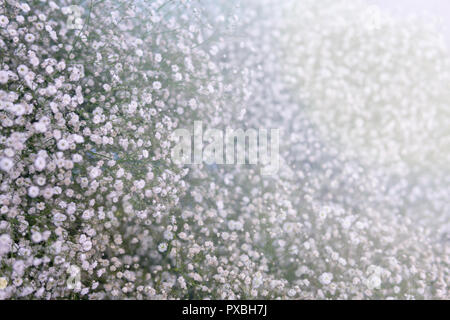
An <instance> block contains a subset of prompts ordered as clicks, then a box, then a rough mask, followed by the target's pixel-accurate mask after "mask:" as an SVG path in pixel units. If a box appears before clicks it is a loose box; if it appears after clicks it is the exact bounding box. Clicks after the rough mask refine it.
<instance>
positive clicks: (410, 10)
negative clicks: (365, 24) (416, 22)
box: [366, 0, 450, 44]
mask: <svg viewBox="0 0 450 320" xmlns="http://www.w3.org/2000/svg"><path fill="white" fill-rule="evenodd" d="M366 1H367V2H368V3H370V4H374V5H377V6H378V7H379V8H380V9H382V10H388V11H389V12H391V13H393V14H394V15H400V16H407V15H408V14H417V15H420V14H423V13H426V14H431V15H434V16H436V17H439V18H441V19H442V24H443V27H444V31H445V35H446V38H447V40H448V43H449V44H450V0H366Z"/></svg>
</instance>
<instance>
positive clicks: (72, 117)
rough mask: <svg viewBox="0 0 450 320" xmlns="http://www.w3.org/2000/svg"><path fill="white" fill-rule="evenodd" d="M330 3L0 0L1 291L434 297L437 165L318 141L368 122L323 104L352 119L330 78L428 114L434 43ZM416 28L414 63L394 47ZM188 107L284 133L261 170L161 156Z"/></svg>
mask: <svg viewBox="0 0 450 320" xmlns="http://www.w3.org/2000/svg"><path fill="white" fill-rule="evenodd" d="M344 2H345V1H325V0H324V1H312V0H305V1H301V2H300V3H301V4H300V5H296V4H297V2H296V1H294V3H291V1H286V2H284V3H283V4H280V3H277V1H272V0H255V1H246V3H245V4H241V5H235V4H234V3H232V2H230V1H217V2H215V4H209V5H208V6H205V5H201V3H200V2H198V3H197V2H196V1H189V0H179V1H178V0H176V1H173V0H156V1H143V0H142V1H141V0H137V1H126V0H102V1H85V2H83V3H84V4H83V5H82V6H81V7H79V9H80V12H82V16H81V17H80V19H81V21H82V28H81V29H80V28H70V25H69V23H68V21H69V22H70V20H71V18H70V15H71V14H73V10H72V9H71V8H72V6H73V5H77V4H78V5H79V1H71V0H60V1H46V0H44V1H16V0H6V1H3V2H1V3H0V50H1V56H0V146H1V147H0V191H1V193H0V299H9V298H22V299H56V298H69V299H171V298H178V299H189V298H194V299H203V298H215V299H242V298H262V299H279V298H281V299H329V298H332V299H368V298H398V299H406V298H408V299H409V298H413V299H424V298H425V299H427V298H441V299H448V298H449V293H448V283H449V281H450V269H449V263H450V255H449V253H450V251H449V248H448V239H447V238H445V234H446V233H445V232H447V231H448V230H449V229H448V227H449V222H448V216H449V213H450V206H449V205H448V204H447V199H448V198H449V196H450V188H449V187H447V186H449V185H450V184H448V181H447V180H445V179H446V178H445V177H441V178H440V179H439V180H436V179H433V178H430V177H429V176H427V175H424V174H422V175H419V174H414V175H413V174H411V175H409V172H407V173H404V172H400V173H398V172H397V171H394V172H391V171H385V170H384V167H383V166H384V165H385V162H384V161H376V165H372V166H366V165H367V163H366V162H365V161H359V159H355V157H354V156H353V154H351V155H350V156H349V155H348V154H347V153H346V152H341V150H340V149H339V148H340V145H339V144H337V146H335V145H333V144H332V142H330V141H328V140H327V139H325V138H323V135H326V136H327V137H328V136H332V135H331V134H330V131H332V130H334V129H335V128H337V127H339V128H340V129H339V130H336V132H337V133H336V134H338V135H339V137H338V139H337V140H339V139H341V140H339V141H340V142H344V144H345V141H346V140H342V137H347V138H349V139H362V140H363V139H365V138H364V137H366V136H367V135H369V136H370V135H371V133H370V132H369V133H368V132H366V131H364V130H368V128H369V129H370V127H367V126H365V125H363V126H357V128H359V129H358V130H359V131H358V130H356V131H352V127H351V126H347V127H346V126H345V125H348V122H345V121H344V120H342V122H341V120H338V121H334V120H333V119H334V117H338V116H342V117H343V118H349V117H353V116H354V113H353V111H352V110H353V109H352V106H353V105H351V104H349V100H346V99H347V98H346V96H345V95H346V94H347V95H349V96H352V97H354V99H357V100H358V99H359V100H358V101H359V103H360V106H361V107H362V106H364V105H366V106H371V108H368V109H367V110H366V113H364V114H363V115H362V117H364V116H365V117H368V118H377V115H376V114H374V113H376V112H380V114H381V115H380V117H381V118H382V117H386V118H389V117H390V118H389V119H393V121H394V125H395V121H396V119H399V117H400V114H395V112H399V113H402V112H406V111H408V110H409V111H408V112H411V116H412V117H415V116H417V112H419V110H422V109H420V108H421V107H422V105H423V103H425V102H427V101H434V102H436V104H435V105H433V107H434V108H431V107H430V108H428V109H427V110H426V112H429V117H430V118H433V117H434V116H436V114H435V113H436V112H437V111H438V110H440V108H443V106H445V94H444V89H445V86H446V85H448V83H446V84H443V83H441V81H444V80H445V79H447V78H446V77H447V76H448V71H446V70H442V69H445V67H446V66H447V64H446V63H447V62H446V61H447V60H446V59H447V58H445V57H446V56H445V54H444V51H443V50H444V49H442V48H441V46H440V44H439V42H436V41H434V40H432V39H431V38H430V40H428V39H429V37H431V35H432V32H431V31H430V30H425V31H424V30H422V29H420V28H419V27H418V26H416V25H406V26H404V27H395V28H394V27H392V26H391V27H389V28H390V29H389V30H399V31H398V33H395V34H394V35H391V33H388V34H386V32H381V33H380V34H378V36H374V35H373V33H377V32H378V31H376V30H377V29H376V28H375V30H373V28H368V30H367V31H366V30H365V29H364V31H362V30H360V28H359V27H358V26H357V25H355V22H354V21H352V20H346V19H343V21H340V22H339V23H338V22H336V23H338V24H339V25H338V26H334V25H333V24H332V23H331V22H330V24H331V25H328V23H327V22H326V21H330V20H333V19H329V18H330V15H333V14H335V13H344V14H347V15H349V14H351V12H359V11H360V10H362V9H364V7H363V6H362V5H359V7H358V6H356V7H354V6H350V7H349V6H346V5H344ZM318 3H322V5H323V4H327V6H326V7H327V8H329V9H327V10H328V11H327V10H325V13H324V11H322V10H321V9H320V8H321V5H319V4H318ZM331 3H333V5H331ZM328 5H329V6H328ZM344 16H345V15H344ZM78 22H79V21H78ZM78 22H77V23H78ZM383 23H384V22H383V19H381V22H380V25H381V27H383ZM293 28H295V29H296V30H295V31H292V29H293ZM321 31H323V33H322V32H321ZM341 33H342V34H341ZM353 33H355V35H354V34H353ZM360 33H363V37H366V38H367V42H364V41H363V42H361V39H362V38H361V37H362V36H361V34H360ZM366 33H367V34H366ZM333 34H334V36H336V38H334V36H333ZM414 35H417V37H418V40H420V41H419V42H418V43H419V45H420V46H423V47H424V48H426V50H429V52H430V55H431V57H430V58H429V60H425V62H423V64H424V65H421V64H420V63H416V60H415V58H414V57H410V58H409V59H410V60H407V59H403V57H405V55H407V53H405V52H404V51H408V50H409V51H411V50H412V45H413V42H411V40H410V38H411V37H413V36H414ZM341 36H342V37H343V38H344V39H347V37H348V41H349V44H348V46H347V45H346V44H345V42H343V41H342V39H341ZM383 37H384V38H383ZM379 38H383V39H386V42H380V41H379ZM333 39H337V40H333ZM395 41H398V42H400V43H402V44H404V49H401V48H400V49H398V46H396V45H394V44H393V43H394V42H395ZM362 43H364V45H362ZM380 43H381V44H380ZM383 43H384V44H383ZM360 45H361V46H363V48H362V49H361V50H360V48H359V47H358V46H360ZM354 46H356V47H357V48H356V49H354ZM378 46H381V47H378ZM383 46H384V47H383ZM339 48H341V50H342V52H341V53H339ZM352 48H353V49H352ZM389 48H391V49H389ZM392 48H395V50H394V49H392ZM397 49H398V51H396V50H397ZM379 50H381V51H382V52H384V53H385V54H377V53H376V52H378V51H379ZM383 50H384V51H383ZM409 51H408V52H409ZM358 52H359V53H358ZM389 52H393V54H392V55H391V54H390V53H389ZM427 52H428V51H427ZM427 52H425V53H423V52H422V54H425V55H428V53H427ZM331 54H333V55H334V54H336V55H337V58H333V57H331V56H329V55H331ZM417 54H418V55H420V54H419V53H417ZM360 55H361V56H360ZM433 57H434V58H433ZM436 58H439V59H437V60H436ZM377 59H381V60H383V61H384V60H387V61H386V64H387V66H388V67H389V66H390V67H389V68H388V67H386V68H387V69H385V71H386V73H387V76H388V77H391V78H394V77H398V79H397V78H396V79H395V81H394V80H392V83H393V84H392V87H385V86H382V87H383V88H380V87H381V84H383V83H384V81H385V80H383V79H384V78H383V79H381V80H380V79H379V77H380V76H381V74H382V73H381V74H380V73H379V72H378V71H376V70H372V69H371V68H375V67H379V68H382V67H381V65H382V62H381V61H379V60H377ZM417 59H418V58H417ZM427 59H428V58H427ZM347 60H349V63H350V64H349V65H347V62H346V61H347ZM363 60H366V61H367V65H365V66H362V65H361V63H362V61H363ZM405 60H406V61H405ZM419 60H420V59H419ZM399 61H400V62H401V63H405V65H403V64H401V65H398V63H399ZM420 61H421V60H420ZM436 61H437V62H436ZM409 64H414V65H413V66H410V67H407V66H408V65H409ZM429 65H430V66H429ZM356 66H359V67H360V69H355V68H356ZM364 68H368V69H369V70H366V69H364ZM396 68H399V69H401V70H403V71H404V72H405V73H403V74H402V73H401V72H400V71H399V70H398V69H396ZM427 68H434V69H433V70H435V72H437V76H436V77H434V78H433V79H431V76H430V75H431V71H430V69H427ZM423 69H425V70H427V72H428V74H427V75H428V78H430V79H428V78H427V79H428V80H429V81H428V82H427V81H425V80H426V79H424V81H423V82H422V81H421V82H420V86H422V87H414V86H415V84H414V83H412V82H408V81H409V78H408V77H409V76H410V75H416V73H418V72H420V71H421V70H423ZM377 70H378V69H377ZM408 72H410V73H408ZM353 77H354V78H353ZM361 77H362V79H360V78H361ZM358 81H361V82H358ZM380 81H381V82H380ZM405 81H406V83H405ZM416 83H417V82H416ZM380 90H381V92H385V93H384V94H381V93H380V95H382V96H383V98H382V97H378V98H377V97H376V94H375V92H380ZM421 90H422V91H421ZM299 91H300V94H298V92H299ZM367 92H368V93H367ZM371 94H374V95H375V96H373V97H372V98H371V99H372V100H370V99H369V98H367V97H371V96H370V95H371ZM427 94H430V95H432V96H433V98H430V97H428V95H427ZM447 94H448V91H447ZM342 95H344V96H342ZM406 97H411V99H412V100H415V102H414V108H413V109H412V111H411V109H406V106H407V105H408V104H409V103H410V102H411V101H406V102H404V104H405V105H404V104H403V102H402V99H406ZM366 98H367V99H369V100H367V99H366ZM428 98H430V99H431V100H427V99H428ZM349 99H350V98H349ZM352 99H353V98H352ZM364 99H366V100H364ZM380 99H381V100H380ZM382 99H385V100H382ZM386 99H387V100H386ZM360 100H361V101H360ZM352 101H353V100H352ZM382 101H391V104H392V105H391V106H390V109H389V110H391V111H392V113H394V114H390V113H385V112H384V111H382V110H384V109H383V108H388V107H389V106H387V105H386V104H383V103H382ZM333 103H336V106H335V105H334V104H333ZM411 103H412V102H411ZM311 108H312V109H314V110H316V111H314V110H313V111H311V110H310V109H311ZM373 109H377V110H378V111H373ZM363 111H364V110H362V111H361V112H363ZM355 112H356V111H355ZM381 118H380V119H379V120H380V121H381V122H380V123H381V125H382V126H384V124H382V123H383V122H382V120H383V119H381ZM414 119H416V118H414ZM427 119H428V118H427ZM195 120H202V121H204V122H205V123H208V124H209V125H211V126H212V127H216V128H217V127H218V128H222V127H223V128H224V127H227V126H233V127H244V128H251V127H253V128H255V127H265V128H283V129H285V132H284V137H283V139H282V146H281V148H280V152H281V153H282V154H281V158H282V162H281V167H280V172H279V174H278V175H277V176H261V174H260V168H258V167H257V166H247V165H236V166H218V165H206V164H205V165H193V166H192V167H183V166H181V165H178V164H176V163H174V162H173V161H172V160H171V150H172V148H173V147H174V145H175V141H174V139H173V136H172V132H173V131H174V129H176V128H178V127H182V126H185V127H190V126H192V124H193V122H194V121H195ZM416 120H417V119H416ZM416 120H414V121H415V122H414V121H413V120H412V121H413V124H412V126H414V125H422V124H418V123H417V121H416ZM349 121H350V120H349ZM383 121H385V120H383ZM430 121H431V120H430ZM439 121H445V120H444V119H442V120H439ZM322 122H324V123H325V126H322V125H321V124H322ZM317 126H319V127H320V128H319V129H317ZM408 128H409V127H408ZM328 129H329V130H328ZM376 129H377V127H375V129H374V128H372V129H371V130H372V131H373V130H375V131H376ZM416 129H417V130H419V129H418V128H412V129H407V130H412V131H406V132H407V133H411V134H415V132H416V131H415V130H416ZM402 137H403V136H402ZM420 137H422V136H421V135H420ZM372 138H373V140H370V141H375V142H376V143H378V144H380V145H382V146H383V148H384V147H385V146H384V143H385V141H384V140H383V139H387V140H389V141H391V140H390V138H389V136H388V137H386V136H384V135H383V136H380V137H379V136H377V135H376V134H375V136H373V137H372ZM402 139H403V138H402ZM424 139H425V136H424ZM331 140H333V139H331ZM393 140H394V141H395V139H393ZM356 141H359V140H356ZM423 141H425V140H421V141H420V142H419V144H418V145H419V146H422V143H423ZM375 142H374V143H375ZM355 144H356V146H358V147H360V145H358V143H357V142H355ZM365 146H366V145H361V147H365ZM397 147H398V148H404V149H402V150H405V151H404V152H401V151H399V152H398V153H396V154H397V155H404V156H405V157H415V155H416V151H417V150H416V149H414V146H411V147H409V144H407V145H406V146H403V145H398V146H397ZM367 148H368V149H369V150H376V152H378V153H380V154H381V156H380V157H379V158H377V159H381V158H383V157H388V156H392V155H391V154H390V152H394V151H395V150H394V149H391V148H387V149H383V148H381V147H380V148H378V147H376V148H375V149H373V148H374V147H373V145H371V144H370V143H369V145H367ZM393 150H394V151H393ZM417 152H419V153H421V152H423V150H418V151H417ZM436 156H437V155H436ZM383 159H384V158H383ZM395 160H396V161H400V162H402V163H404V166H406V167H407V166H408V164H409V163H410V162H409V161H405V160H404V159H403V158H402V157H400V156H399V157H398V159H395ZM415 173H416V172H415ZM433 177H434V176H433ZM78 275H79V283H76V284H72V282H70V285H68V281H69V279H72V278H73V277H74V276H78ZM70 281H72V280H70Z"/></svg>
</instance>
